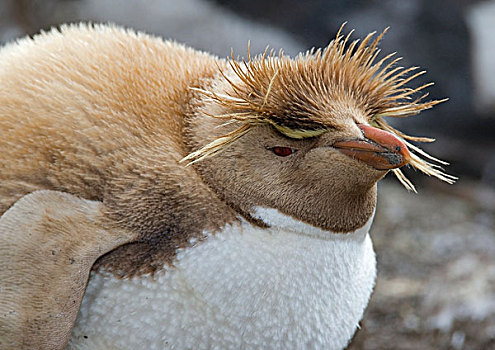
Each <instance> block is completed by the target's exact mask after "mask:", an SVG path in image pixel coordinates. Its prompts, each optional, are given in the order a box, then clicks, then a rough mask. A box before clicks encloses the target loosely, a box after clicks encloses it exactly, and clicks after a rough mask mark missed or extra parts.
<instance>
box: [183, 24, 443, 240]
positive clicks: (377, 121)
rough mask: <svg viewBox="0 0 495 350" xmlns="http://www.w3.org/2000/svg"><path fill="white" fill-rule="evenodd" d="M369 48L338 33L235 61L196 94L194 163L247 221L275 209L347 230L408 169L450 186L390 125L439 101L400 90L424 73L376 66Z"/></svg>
mask: <svg viewBox="0 0 495 350" xmlns="http://www.w3.org/2000/svg"><path fill="white" fill-rule="evenodd" d="M383 34H384V33H382V34H381V35H379V36H378V37H377V38H376V39H374V40H372V36H373V35H372V34H370V35H368V36H367V37H366V38H365V39H364V40H363V41H361V42H358V41H354V42H352V43H350V44H349V42H348V39H349V35H347V36H345V37H344V36H342V35H341V34H340V32H339V34H337V37H336V39H335V40H333V41H332V42H331V43H330V44H329V46H327V47H326V48H325V49H323V50H316V51H315V50H312V51H309V52H306V53H304V54H300V55H299V56H297V57H295V58H293V59H292V58H289V57H287V56H284V55H283V54H279V55H274V54H268V53H267V52H265V54H263V55H259V56H256V57H250V55H249V54H248V58H247V60H245V61H238V60H236V59H234V58H232V59H231V60H230V61H227V62H224V63H225V64H224V65H223V66H222V65H219V66H220V67H219V70H220V72H219V74H218V75H217V77H216V78H215V79H213V80H212V81H211V82H210V83H209V84H207V86H205V87H202V88H200V89H194V90H195V91H196V93H197V94H198V98H197V101H196V105H197V108H196V112H195V114H194V117H192V118H191V120H190V124H189V126H188V132H187V134H188V135H189V142H188V143H189V147H190V148H191V150H192V152H191V153H190V154H189V155H188V156H186V157H185V158H184V159H183V161H184V162H186V163H189V164H193V166H194V167H196V168H197V170H198V171H199V172H200V174H201V175H202V176H203V178H204V179H205V181H206V182H208V183H209V184H210V185H211V186H212V187H213V188H214V189H215V191H216V192H217V193H218V194H219V195H220V196H221V197H222V198H224V199H225V200H227V201H228V202H229V203H231V205H232V206H233V207H234V208H237V209H238V210H239V211H240V212H241V213H247V214H249V213H250V212H252V211H253V208H255V207H267V208H275V209H277V210H279V211H280V212H282V213H284V214H287V215H290V216H292V217H294V218H297V219H299V220H301V221H303V222H306V223H309V224H311V225H313V226H316V227H319V228H322V229H324V230H330V231H333V232H351V231H354V230H355V229H357V228H359V227H361V226H363V225H364V224H365V223H366V222H367V221H368V220H369V218H370V217H371V216H372V215H373V212H374V209H375V202H376V183H377V181H378V180H380V179H381V178H382V177H383V176H385V174H386V173H387V172H388V171H394V172H395V174H396V175H397V177H398V178H399V180H401V182H402V183H403V184H404V185H405V186H406V187H408V188H409V189H414V187H413V186H412V184H411V183H410V182H409V180H407V179H406V178H405V177H404V175H402V173H401V172H400V170H399V168H400V167H401V166H403V165H406V164H411V165H412V166H414V167H417V168H418V169H420V170H422V171H424V172H426V173H427V174H430V175H434V176H437V177H440V178H442V179H447V180H450V179H449V178H448V177H446V176H447V175H445V174H443V173H442V172H440V171H439V170H438V169H437V168H435V167H434V166H433V165H432V164H430V163H428V162H426V161H424V160H423V159H421V158H419V157H418V156H417V155H415V154H413V153H410V151H409V149H408V145H410V144H409V143H408V142H407V140H408V139H409V140H411V139H412V140H416V141H427V140H426V139H422V138H421V139H418V138H413V137H409V136H407V135H404V134H403V133H401V132H399V131H397V130H395V129H393V128H392V127H391V126H389V125H388V124H387V123H386V122H385V120H384V117H387V116H388V117H404V116H409V115H414V114H417V113H419V112H420V111H422V110H424V109H428V108H431V107H432V106H434V105H436V104H438V103H440V102H441V101H429V102H423V100H422V99H421V98H419V99H411V96H414V95H415V94H416V93H417V92H418V91H419V90H421V89H422V88H424V87H426V86H422V87H420V88H417V89H412V88H406V87H404V84H405V83H407V82H408V81H410V80H412V79H413V78H414V77H416V76H417V75H419V73H416V74H412V75H411V72H412V71H414V69H415V68H414V67H413V68H407V69H404V68H395V67H394V65H395V63H396V60H391V61H390V62H389V61H388V60H390V55H389V56H386V57H384V58H383V59H381V60H379V61H376V57H377V54H378V50H377V45H378V42H379V41H380V39H381V37H382V36H383Z"/></svg>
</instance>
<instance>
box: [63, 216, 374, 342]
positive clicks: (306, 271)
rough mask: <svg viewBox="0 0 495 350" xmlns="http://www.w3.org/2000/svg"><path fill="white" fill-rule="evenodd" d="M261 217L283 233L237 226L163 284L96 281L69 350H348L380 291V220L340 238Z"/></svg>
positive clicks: (191, 253)
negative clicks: (374, 229)
mask: <svg viewBox="0 0 495 350" xmlns="http://www.w3.org/2000/svg"><path fill="white" fill-rule="evenodd" d="M258 214H259V215H258V216H261V217H263V218H264V219H265V221H266V222H268V223H272V224H273V225H276V226H272V228H270V229H261V228H258V227H253V226H252V225H250V224H249V223H246V222H244V223H242V224H241V225H235V226H228V227H226V228H225V229H224V230H223V231H222V232H220V233H217V234H215V235H214V236H209V237H208V238H207V239H206V240H205V241H203V242H201V243H198V244H197V245H196V246H195V247H193V248H189V249H186V250H184V251H182V252H180V253H179V255H178V259H177V262H176V266H175V267H174V268H166V269H164V270H163V271H160V272H158V273H157V274H155V278H152V277H151V276H144V277H140V278H134V279H131V280H119V279H116V278H114V277H112V276H110V275H105V274H95V275H93V276H92V277H91V279H90V283H89V285H88V289H87V291H86V295H85V297H84V300H83V303H82V306H81V310H80V313H79V315H78V319H77V321H76V327H75V329H74V332H73V335H72V338H71V344H70V346H69V347H70V348H73V349H261V348H263V349H340V348H343V347H345V345H346V344H347V342H348V341H349V340H350V338H351V337H352V335H353V334H354V332H355V330H356V327H357V324H358V322H359V320H360V319H361V317H362V315H363V312H364V309H365V307H366V305H367V303H368V300H369V297H370V294H371V292H372V289H373V285H374V280H375V255H374V252H373V247H372V243H371V239H370V237H369V235H368V229H369V226H370V224H371V219H370V222H369V223H368V224H367V225H366V226H365V227H363V228H361V229H359V230H357V231H356V232H355V233H352V234H345V235H342V234H339V235H337V234H332V233H329V232H324V231H321V230H319V229H316V228H314V227H311V226H309V225H306V224H303V223H300V222H296V221H295V220H294V219H292V218H288V217H286V216H283V215H281V214H279V213H278V212H276V211H272V210H271V209H268V210H265V209H260V210H259V212H258ZM266 216H268V218H267V217H266ZM293 230H297V231H301V230H303V231H304V232H306V233H307V234H301V233H300V232H295V231H293Z"/></svg>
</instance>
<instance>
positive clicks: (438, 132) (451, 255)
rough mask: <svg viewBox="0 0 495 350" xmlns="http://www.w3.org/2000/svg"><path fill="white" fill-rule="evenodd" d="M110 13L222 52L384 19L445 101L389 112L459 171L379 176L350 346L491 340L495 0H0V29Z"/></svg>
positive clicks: (471, 345) (289, 48)
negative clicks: (444, 178) (367, 297)
mask: <svg viewBox="0 0 495 350" xmlns="http://www.w3.org/2000/svg"><path fill="white" fill-rule="evenodd" d="M78 21H91V22H113V23H117V24H120V25H124V26H128V27H132V28H135V29H138V30H142V31H146V32H148V33H153V34H155V35H159V36H162V37H163V38H171V39H174V40H177V41H180V42H184V43H187V44H188V45H190V46H193V47H195V48H197V49H202V50H206V51H209V52H212V53H215V54H217V55H219V56H221V57H226V56H228V55H230V50H231V48H233V49H234V52H235V53H236V54H239V55H241V56H243V55H245V52H246V47H247V42H248V40H250V41H251V50H252V51H254V52H261V51H263V50H264V48H265V47H266V46H267V45H270V47H272V48H275V49H279V48H283V49H284V51H285V52H286V53H287V54H289V55H295V54H297V53H298V52H300V51H304V50H307V49H309V48H311V47H322V46H325V45H327V44H328V42H329V41H330V40H331V39H332V38H333V37H334V35H335V33H336V31H337V30H338V28H339V27H340V25H341V24H342V23H343V22H344V21H348V24H347V25H346V31H348V30H350V29H353V28H355V29H356V32H355V34H354V35H353V38H359V37H363V36H364V35H366V34H367V33H369V32H371V31H375V30H376V31H382V30H383V29H384V28H385V27H388V26H390V31H389V33H388V34H387V35H386V37H385V38H384V40H383V42H382V44H381V48H382V52H383V53H384V54H386V53H390V52H395V51H396V52H398V55H399V56H403V57H404V60H403V61H402V62H401V65H406V66H409V65H418V66H420V67H421V68H423V69H425V70H427V72H428V74H426V75H425V76H423V77H421V79H418V80H417V81H416V82H415V83H414V84H413V85H415V86H419V85H420V84H421V83H425V82H429V81H434V82H435V85H434V86H433V87H431V88H430V89H429V92H430V97H431V98H432V99H441V98H444V97H448V98H449V101H448V102H446V103H443V104H441V105H439V106H437V107H435V108H434V109H433V110H431V111H426V112H423V113H421V115H419V116H417V117H411V118H406V119H402V120H395V121H392V123H393V124H394V125H395V126H397V127H399V128H401V129H402V130H404V131H407V132H408V133H410V134H414V135H421V136H429V137H434V138H436V139H437V141H436V142H435V143H432V144H428V145H424V148H425V149H426V150H428V151H429V152H430V153H432V154H433V155H435V156H437V157H439V158H441V159H444V160H447V161H449V162H450V163H451V165H450V166H448V167H447V169H446V170H447V172H448V173H451V174H453V175H456V176H458V177H459V178H460V179H459V181H458V182H457V183H456V184H455V185H446V184H442V183H440V182H439V181H437V180H436V179H430V178H427V177H425V176H423V175H421V174H418V173H416V172H414V171H412V170H407V169H406V172H407V174H408V176H410V177H411V178H412V179H413V181H414V183H415V184H416V187H417V188H418V194H413V193H408V192H407V191H406V190H405V189H403V188H401V186H400V185H399V184H398V182H397V181H395V179H394V178H393V177H392V176H389V177H388V178H387V179H385V180H384V181H382V182H381V183H380V194H379V199H378V209H377V214H376V220H375V224H374V226H373V228H372V236H373V240H374V244H375V248H376V253H377V259H378V270H379V273H378V280H377V286H376V289H375V292H374V294H373V297H372V300H371V302H370V306H369V308H368V310H367V312H366V315H365V317H364V319H363V321H362V322H361V330H360V331H358V333H357V334H356V336H355V337H354V339H353V341H352V343H351V344H350V346H349V348H350V349H495V137H494V135H495V1H470V0H401V1H395V0H381V1H378V0H358V1H352V2H351V1H344V0H335V1H328V0H311V1H299V0H272V1H265V0H250V1H240V0H182V1H173V0H125V1H124V0H120V1H118V0H0V42H1V43H5V42H9V41H12V40H15V39H16V38H18V37H22V36H25V35H34V34H35V33H37V32H39V31H40V30H47V29H49V28H50V27H52V26H57V25H59V24H61V23H65V22H78Z"/></svg>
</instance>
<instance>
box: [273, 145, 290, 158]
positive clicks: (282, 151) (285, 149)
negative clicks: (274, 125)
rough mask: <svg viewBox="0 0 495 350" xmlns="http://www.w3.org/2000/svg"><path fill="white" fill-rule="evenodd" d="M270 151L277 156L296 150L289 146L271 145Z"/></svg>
mask: <svg viewBox="0 0 495 350" xmlns="http://www.w3.org/2000/svg"><path fill="white" fill-rule="evenodd" d="M271 150H272V152H273V153H275V154H276V155H277V156H279V157H287V156H290V155H291V154H292V153H294V152H295V151H296V150H295V149H293V148H290V147H273V148H271Z"/></svg>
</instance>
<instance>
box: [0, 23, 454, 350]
mask: <svg viewBox="0 0 495 350" xmlns="http://www.w3.org/2000/svg"><path fill="white" fill-rule="evenodd" d="M383 34H384V32H383V33H382V34H380V35H378V36H376V37H375V36H374V34H370V35H368V36H367V37H366V38H364V40H362V41H357V40H356V41H352V42H351V40H350V39H349V38H350V34H349V35H342V34H341V31H339V33H338V34H337V36H336V38H335V39H334V40H333V41H331V42H330V44H329V45H328V46H327V47H326V48H324V49H318V50H311V51H309V52H307V53H303V54H300V55H299V56H297V57H295V58H289V57H287V56H285V55H284V54H282V53H280V54H273V53H270V52H265V54H263V55H259V56H256V57H251V56H250V55H249V52H248V57H247V58H246V59H245V60H238V59H235V58H234V56H233V55H232V58H231V59H219V58H217V57H214V56H212V55H209V54H206V53H203V52H198V51H195V50H193V49H190V48H187V47H185V46H183V45H180V44H177V43H175V42H171V41H163V40H161V39H159V38H155V37H152V36H149V35H146V34H142V33H136V32H133V31H131V30H125V29H122V28H119V27H116V26H110V25H83V24H81V25H70V26H63V27H61V28H60V29H59V30H51V31H50V32H47V33H41V34H39V35H37V36H35V37H34V38H25V39H22V40H19V41H18V42H15V43H11V44H8V45H6V46H5V47H3V48H2V49H1V50H0V134H1V137H0V215H1V218H0V348H1V349H12V348H16V349H34V348H36V349H63V348H65V347H66V346H67V344H68V345H69V348H72V349H168V348H170V349H340V348H343V347H345V346H346V345H347V343H348V342H349V340H350V339H351V337H352V335H353V334H354V332H355V331H356V328H357V327H358V322H359V321H360V319H361V317H362V315H363V311H364V309H365V307H366V305H367V303H368V300H369V297H370V294H371V292H372V289H373V285H374V280H375V256H374V252H373V248H372V243H371V240H370V237H369V235H368V230H369V227H370V225H371V222H372V219H373V214H374V211H375V201H376V183H377V181H378V180H380V179H381V178H383V177H384V176H385V174H386V173H387V172H388V171H390V170H392V171H393V172H394V173H395V175H397V177H398V178H399V180H400V181H401V182H402V183H403V184H404V185H405V186H406V187H407V188H409V189H413V185H412V184H411V183H410V181H409V180H407V178H405V176H404V175H403V174H402V173H401V171H400V170H399V167H401V166H403V165H405V164H408V163H409V164H411V165H412V166H413V167H416V168H418V169H419V170H421V171H423V172H425V173H427V174H429V175H434V176H436V177H438V178H440V179H443V180H445V181H447V182H452V181H453V178H452V177H450V176H449V175H446V174H444V173H442V172H441V170H440V169H439V167H438V166H437V165H434V164H432V163H430V162H427V161H425V160H424V159H423V158H430V159H433V161H438V160H436V159H434V158H432V157H431V156H429V155H427V154H425V153H424V152H423V151H421V150H420V149H419V148H417V147H416V146H414V145H412V144H411V143H410V142H409V141H410V140H413V141H430V140H429V139H424V138H414V137H409V136H407V135H404V134H403V133H401V132H399V131H398V130H395V129H393V128H392V127H391V126H389V125H388V124H387V123H386V122H385V120H384V117H405V116H409V115H414V114H417V113H419V112H420V111H422V110H424V109H428V108H430V107H432V106H434V105H436V104H437V103H439V102H441V101H425V100H424V99H423V98H422V97H421V95H420V93H419V92H420V90H423V89H424V88H425V87H426V86H427V85H425V86H420V87H418V88H409V87H407V85H408V83H409V82H410V81H411V80H413V79H414V78H415V77H417V76H418V75H419V74H422V72H419V73H415V72H413V71H414V70H415V67H412V68H407V69H404V68H401V67H398V66H397V65H396V64H397V61H398V59H394V58H393V57H392V55H388V56H385V57H383V58H381V59H379V58H377V57H378V55H379V50H378V49H377V45H378V43H379V41H380V39H381V38H382V36H383ZM88 279H89V282H88Z"/></svg>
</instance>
